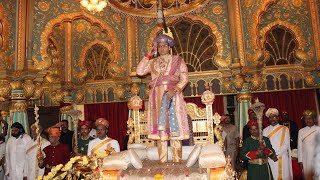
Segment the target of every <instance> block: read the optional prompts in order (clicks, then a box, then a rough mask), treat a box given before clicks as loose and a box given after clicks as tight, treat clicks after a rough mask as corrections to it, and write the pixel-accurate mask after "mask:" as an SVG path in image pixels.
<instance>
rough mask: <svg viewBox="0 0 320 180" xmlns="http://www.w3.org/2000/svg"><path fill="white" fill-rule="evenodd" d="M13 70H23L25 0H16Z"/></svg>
mask: <svg viewBox="0 0 320 180" xmlns="http://www.w3.org/2000/svg"><path fill="white" fill-rule="evenodd" d="M16 2H17V7H18V8H17V14H16V35H15V39H16V49H15V66H14V67H15V68H14V69H15V70H23V69H24V66H25V57H26V21H27V0H17V1H16Z"/></svg>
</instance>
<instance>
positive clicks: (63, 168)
mask: <svg viewBox="0 0 320 180" xmlns="http://www.w3.org/2000/svg"><path fill="white" fill-rule="evenodd" d="M76 162H77V163H79V164H81V165H83V166H86V165H88V164H89V159H88V157H87V156H82V157H81V156H76V157H73V158H71V159H70V161H69V162H68V163H67V164H65V165H62V164H59V165H57V166H55V167H53V168H52V169H51V171H50V172H49V173H48V175H46V176H39V177H38V178H37V180H51V179H53V180H59V179H63V178H65V177H66V175H67V174H68V172H69V171H71V170H72V169H73V164H74V163H76Z"/></svg>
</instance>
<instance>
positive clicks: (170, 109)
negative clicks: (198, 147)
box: [137, 34, 189, 162]
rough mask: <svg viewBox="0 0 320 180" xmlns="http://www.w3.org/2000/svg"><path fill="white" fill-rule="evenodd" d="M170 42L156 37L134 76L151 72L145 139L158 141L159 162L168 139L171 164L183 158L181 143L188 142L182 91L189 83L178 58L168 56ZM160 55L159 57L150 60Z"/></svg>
mask: <svg viewBox="0 0 320 180" xmlns="http://www.w3.org/2000/svg"><path fill="white" fill-rule="evenodd" d="M172 47H173V39H172V38H171V37H169V36H167V35H164V34H159V35H158V36H157V37H156V38H155V39H154V41H153V47H152V48H151V49H150V50H149V52H148V53H147V54H146V56H145V57H144V58H143V59H142V60H141V61H140V63H139V64H138V67H137V74H138V75H139V76H144V75H146V74H149V73H151V79H152V80H151V82H150V83H149V86H150V89H151V90H150V94H149V105H148V107H149V108H148V138H149V139H154V140H157V146H158V153H159V159H160V162H167V160H168V159H167V156H168V154H167V149H168V145H167V144H168V142H167V141H168V140H170V145H171V148H172V155H173V161H174V162H180V161H181V157H182V145H181V140H184V139H189V127H188V119H187V111H186V104H185V101H184V99H183V94H182V90H183V89H184V87H185V86H186V84H187V83H188V68H187V66H186V63H185V62H184V60H183V59H182V58H181V57H180V56H176V55H171V54H170V53H169V52H170V48H172ZM157 52H158V53H159V55H160V56H158V57H155V58H154V57H153V55H154V54H157Z"/></svg>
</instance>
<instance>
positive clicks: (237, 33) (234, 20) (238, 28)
mask: <svg viewBox="0 0 320 180" xmlns="http://www.w3.org/2000/svg"><path fill="white" fill-rule="evenodd" d="M227 6H228V14H229V16H228V17H229V27H230V35H231V36H230V40H231V46H232V51H231V53H232V54H231V55H232V66H234V67H239V66H245V54H244V43H243V31H242V24H241V13H240V1H239V0H227Z"/></svg>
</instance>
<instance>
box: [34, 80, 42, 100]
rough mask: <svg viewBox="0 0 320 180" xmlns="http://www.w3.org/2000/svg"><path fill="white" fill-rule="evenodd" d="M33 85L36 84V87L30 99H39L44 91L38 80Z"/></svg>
mask: <svg viewBox="0 0 320 180" xmlns="http://www.w3.org/2000/svg"><path fill="white" fill-rule="evenodd" d="M35 86H36V88H35V90H34V94H33V97H32V98H31V99H40V98H41V97H42V95H43V92H44V90H43V87H42V84H41V83H40V82H37V83H36V85H35Z"/></svg>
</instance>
